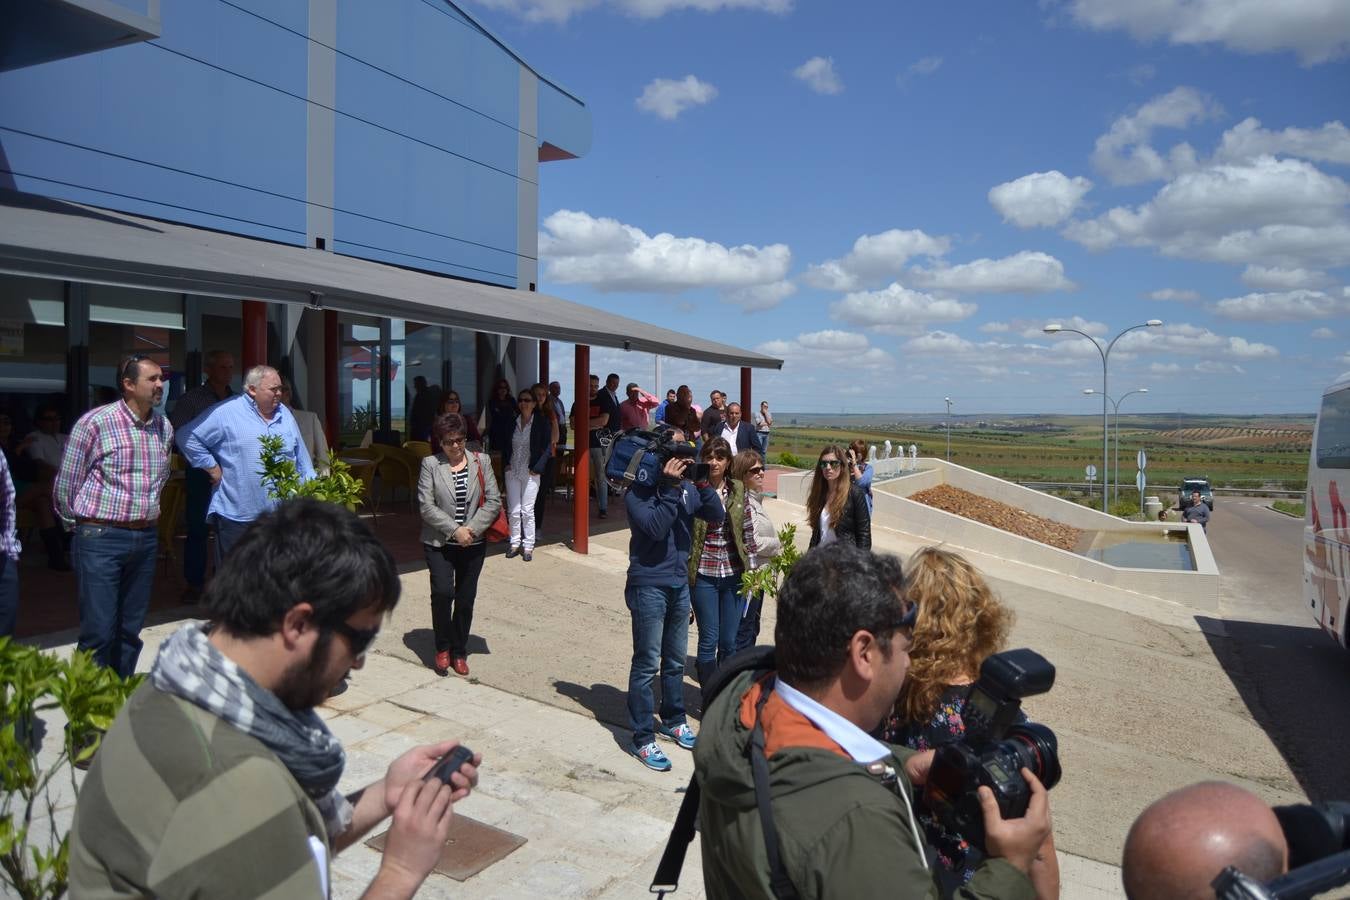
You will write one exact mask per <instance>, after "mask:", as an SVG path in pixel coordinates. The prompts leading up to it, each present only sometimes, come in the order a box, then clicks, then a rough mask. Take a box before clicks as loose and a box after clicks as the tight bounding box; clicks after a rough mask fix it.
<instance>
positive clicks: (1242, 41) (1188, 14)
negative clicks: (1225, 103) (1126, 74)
mask: <svg viewBox="0 0 1350 900" xmlns="http://www.w3.org/2000/svg"><path fill="white" fill-rule="evenodd" d="M1068 8H1069V11H1070V14H1071V15H1072V16H1073V18H1074V19H1075V20H1076V21H1077V22H1078V23H1079V24H1080V25H1085V26H1087V27H1089V28H1092V29H1095V30H1098V31H1105V30H1113V29H1118V28H1122V29H1124V30H1126V31H1128V32H1129V33H1130V35H1131V36H1133V37H1134V38H1135V39H1136V40H1141V41H1149V40H1154V39H1157V38H1165V39H1166V40H1167V41H1168V42H1170V43H1172V44H1211V43H1218V44H1222V45H1223V46H1225V47H1227V48H1229V49H1230V50H1238V51H1241V52H1246V53H1269V52H1278V51H1286V50H1287V51H1293V52H1294V53H1297V54H1298V56H1299V59H1300V60H1301V61H1302V62H1303V63H1304V64H1305V65H1312V64H1315V63H1320V62H1326V61H1328V60H1332V59H1338V58H1340V57H1342V56H1345V55H1346V54H1347V53H1350V6H1348V5H1347V4H1346V3H1345V2H1344V0H1297V2H1296V0H1273V2H1272V0H1149V2H1146V3H1145V2H1136V0H1068Z"/></svg>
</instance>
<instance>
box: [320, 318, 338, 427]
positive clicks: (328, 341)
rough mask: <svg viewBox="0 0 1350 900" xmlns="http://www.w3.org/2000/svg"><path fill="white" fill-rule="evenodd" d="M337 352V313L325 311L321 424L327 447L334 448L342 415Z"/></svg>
mask: <svg viewBox="0 0 1350 900" xmlns="http://www.w3.org/2000/svg"><path fill="white" fill-rule="evenodd" d="M339 351H340V348H339V347H338V316H337V312H335V311H334V310H331V309H326V310H324V311H323V422H324V431H325V432H326V433H327V436H328V446H330V447H334V448H336V447H337V436H338V435H339V434H341V431H342V430H341V429H340V428H338V419H339V418H340V417H341V415H342V411H341V409H340V408H339V406H338V364H339V362H340V361H341V358H342V354H341V353H340V352H339Z"/></svg>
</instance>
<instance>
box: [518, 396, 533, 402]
mask: <svg viewBox="0 0 1350 900" xmlns="http://www.w3.org/2000/svg"><path fill="white" fill-rule="evenodd" d="M516 402H517V403H533V402H534V398H533V397H521V398H520V399H519V400H517V401H516Z"/></svg>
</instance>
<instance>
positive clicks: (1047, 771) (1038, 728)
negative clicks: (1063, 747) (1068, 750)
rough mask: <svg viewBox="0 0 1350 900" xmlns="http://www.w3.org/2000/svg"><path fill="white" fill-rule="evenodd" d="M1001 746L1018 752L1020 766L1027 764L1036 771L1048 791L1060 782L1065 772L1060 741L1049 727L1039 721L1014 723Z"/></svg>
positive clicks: (1000, 743)
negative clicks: (1060, 754) (1061, 759)
mask: <svg viewBox="0 0 1350 900" xmlns="http://www.w3.org/2000/svg"><path fill="white" fill-rule="evenodd" d="M999 746H1000V747H1002V748H1006V749H1008V750H1011V751H1013V752H1014V753H1015V754H1017V758H1018V760H1019V768H1020V767H1021V766H1026V767H1027V768H1028V769H1030V770H1031V771H1032V772H1034V773H1035V774H1036V777H1037V778H1039V779H1040V781H1041V784H1043V785H1045V789H1046V790H1047V791H1048V790H1050V788H1052V787H1054V786H1055V785H1057V784H1059V779H1060V776H1061V775H1062V774H1063V771H1062V770H1061V769H1060V766H1059V741H1057V740H1056V739H1055V733H1054V732H1053V731H1051V730H1050V729H1049V728H1046V727H1045V726H1044V725H1041V724H1039V723H1037V722H1027V723H1025V724H1022V725H1014V726H1013V727H1011V728H1009V729H1008V733H1007V735H1006V736H1005V738H1004V740H1002V741H1000V742H999Z"/></svg>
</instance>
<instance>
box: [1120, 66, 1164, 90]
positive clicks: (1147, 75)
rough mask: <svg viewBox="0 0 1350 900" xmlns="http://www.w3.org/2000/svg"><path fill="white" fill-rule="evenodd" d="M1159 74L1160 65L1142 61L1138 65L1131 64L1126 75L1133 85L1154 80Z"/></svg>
mask: <svg viewBox="0 0 1350 900" xmlns="http://www.w3.org/2000/svg"><path fill="white" fill-rule="evenodd" d="M1157 74H1158V67H1157V66H1155V65H1153V64H1152V63H1140V64H1139V65H1137V66H1131V67H1130V70H1129V71H1128V72H1126V73H1125V77H1126V78H1128V79H1130V83H1131V84H1133V85H1142V84H1144V83H1145V82H1149V81H1152V80H1153V79H1154V77H1155V76H1156V75H1157Z"/></svg>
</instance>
